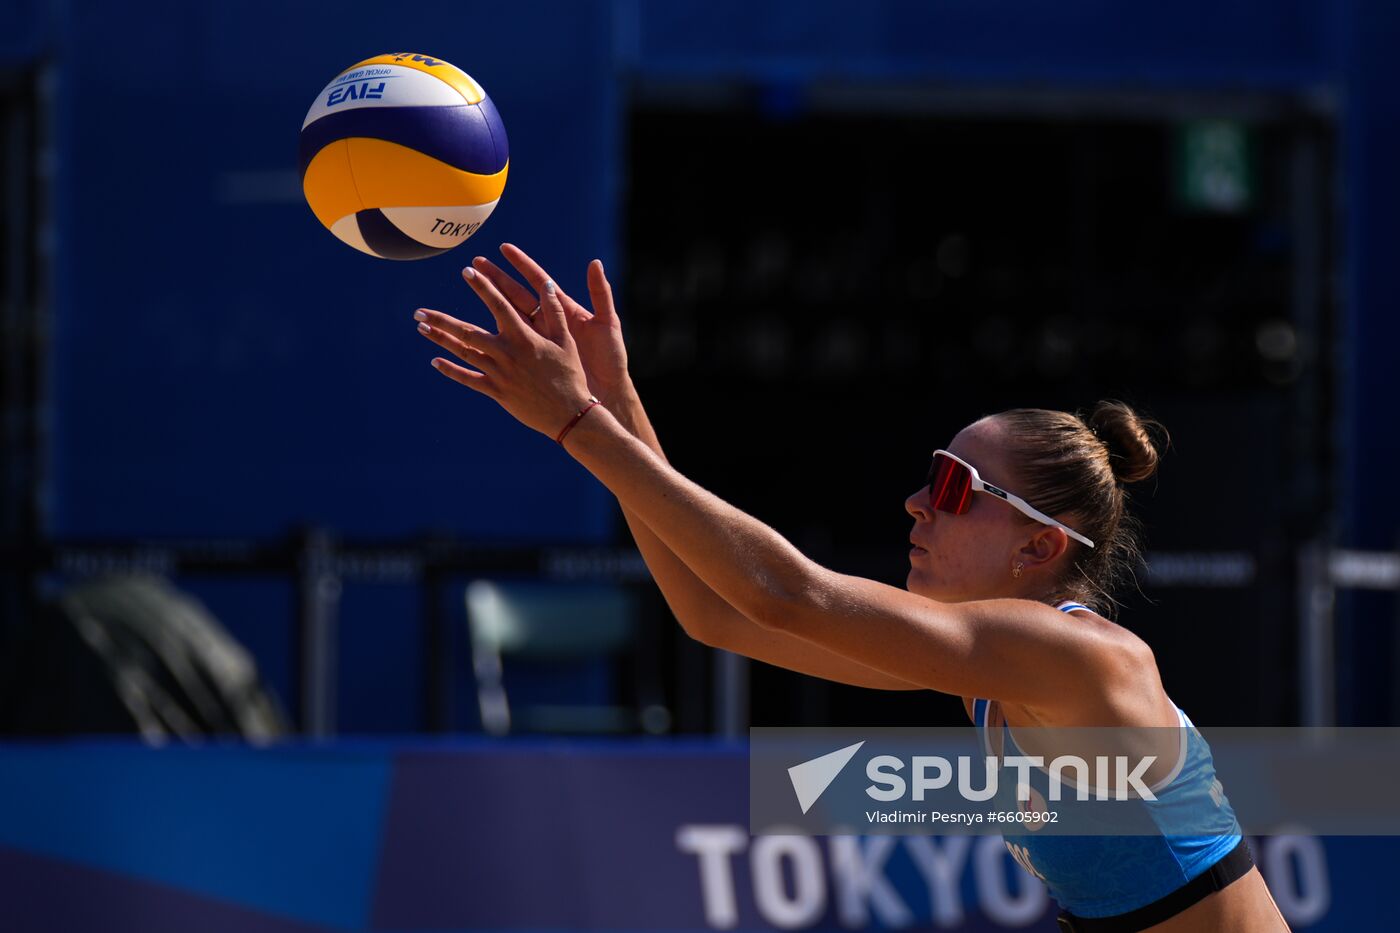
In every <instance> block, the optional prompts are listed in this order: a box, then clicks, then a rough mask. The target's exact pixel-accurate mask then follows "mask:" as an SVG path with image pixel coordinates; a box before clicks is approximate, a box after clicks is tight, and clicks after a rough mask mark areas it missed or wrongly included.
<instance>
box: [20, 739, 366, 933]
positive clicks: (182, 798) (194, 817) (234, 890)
mask: <svg viewBox="0 0 1400 933" xmlns="http://www.w3.org/2000/svg"><path fill="white" fill-rule="evenodd" d="M390 773H391V758H390V756H389V755H388V754H386V753H385V752H384V751H383V750H374V749H365V748H362V749H353V748H351V749H344V750H333V749H313V748H283V749H273V750H262V751H258V750H253V749H249V748H246V747H242V746H224V747H210V748H202V749H189V748H170V749H163V750H151V749H146V748H141V747H139V746H135V745H121V744H116V743H104V744H100V745H94V746H85V745H83V744H79V743H74V744H66V745H50V746H42V745H31V746H4V747H0V800H3V801H5V803H4V814H3V817H4V818H3V819H0V846H4V847H8V848H12V849H18V850H23V851H27V852H33V853H37V854H40V855H45V856H49V857H52V858H57V859H62V860H66V861H70V862H74V863H77V864H79V865H83V866H86V867H89V868H100V869H105V870H107V871H111V872H119V873H121V874H124V875H130V876H132V877H134V878H137V879H141V880H143V881H155V882H160V883H163V884H166V885H171V886H174V887H177V888H181V889H184V890H186V891H189V892H192V893H195V894H199V895H203V896H207V897H214V898H219V899H224V900H228V901H232V902H235V903H237V904H241V905H244V906H246V907H250V908H254V909H258V910H263V911H267V912H270V913H275V914H280V915H283V916H286V917H292V918H296V919H300V920H306V921H312V922H316V923H323V924H328V925H332V926H337V927H348V928H354V927H357V926H359V925H360V924H362V923H363V921H364V918H365V917H366V916H367V911H368V907H369V903H370V897H371V894H372V891H373V887H374V878H375V872H376V870H377V869H378V858H379V850H380V832H381V823H382V820H383V814H384V810H385V806H386V805H387V793H388V789H389V778H390ZM7 899H8V898H7Z"/></svg>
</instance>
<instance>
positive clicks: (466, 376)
mask: <svg viewBox="0 0 1400 933" xmlns="http://www.w3.org/2000/svg"><path fill="white" fill-rule="evenodd" d="M433 369H436V370H437V371H438V372H440V373H442V374H443V375H444V376H446V377H447V378H448V379H451V380H452V381H453V382H460V383H461V384H462V385H464V386H466V387H467V388H469V389H475V390H476V391H478V392H480V393H481V394H482V395H488V396H490V397H491V398H495V397H496V387H495V386H494V385H493V384H492V383H491V378H490V377H489V376H487V375H486V374H485V373H479V372H477V371H476V370H474V369H467V367H465V366H458V365H457V364H456V363H454V362H452V361H451V360H445V359H443V358H442V357H440V356H439V357H434V358H433Z"/></svg>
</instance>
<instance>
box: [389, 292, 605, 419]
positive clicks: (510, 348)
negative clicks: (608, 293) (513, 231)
mask: <svg viewBox="0 0 1400 933" xmlns="http://www.w3.org/2000/svg"><path fill="white" fill-rule="evenodd" d="M462 277H463V278H464V279H466V280H467V284H468V285H470V286H471V287H472V290H473V291H475V292H476V295H477V297H478V298H480V299H481V302H482V304H484V305H486V309H487V310H488V311H490V312H491V316H492V317H493V318H495V320H496V333H494V334H493V333H492V332H491V331H489V330H487V329H485V328H482V327H477V326H476V325H475V324H470V323H467V322H466V321H459V320H457V319H456V318H454V317H452V316H450V315H447V314H443V313H442V312H440V311H433V310H430V309H428V308H420V309H419V310H418V311H417V312H415V313H414V315H413V316H414V318H415V319H416V320H418V321H419V325H418V331H419V333H421V334H422V335H423V336H425V337H427V338H428V339H429V340H431V341H432V342H433V343H435V344H437V345H438V346H440V347H442V348H443V349H444V350H446V351H448V352H449V353H451V354H452V355H453V356H455V357H457V358H458V359H459V360H461V361H462V362H463V363H466V364H468V365H467V366H462V365H459V364H457V363H454V362H452V361H451V360H448V359H444V358H442V357H437V358H435V359H434V360H433V366H434V367H435V368H436V369H437V371H438V372H440V373H442V374H443V375H444V376H447V377H448V378H449V379H452V380H453V381H455V382H460V383H461V384H462V385H464V386H466V387H468V388H470V389H475V390H476V391H478V392H480V393H482V394H483V395H486V396H489V397H490V398H492V399H494V400H495V401H496V402H497V403H499V404H500V406H501V407H502V408H504V409H505V410H506V411H508V412H510V414H511V415H512V416H514V417H515V419H516V420H517V421H519V422H520V423H522V424H524V425H525V426H527V427H530V428H534V429H535V430H536V431H539V432H540V433H541V434H546V435H548V436H549V437H554V436H556V435H557V434H558V433H559V432H560V431H562V430H563V429H564V427H565V426H566V425H567V424H568V423H569V422H570V421H571V420H572V419H573V417H574V415H575V414H577V413H578V412H579V411H580V410H581V409H582V408H583V407H584V406H585V405H586V404H588V397H589V394H590V393H589V389H588V379H587V377H586V376H585V375H584V371H583V362H582V361H581V360H580V359H579V355H578V347H577V345H576V344H575V343H574V338H573V335H571V334H570V333H569V328H568V325H567V324H566V323H565V320H564V306H563V304H562V303H561V302H560V300H559V293H558V289H557V288H556V287H555V285H554V283H553V282H552V281H549V280H548V279H546V280H545V281H543V282H541V283H540V310H539V313H537V314H536V315H534V318H535V321H534V324H535V326H534V327H532V326H531V321H530V318H529V317H528V316H522V315H521V314H520V312H519V311H518V310H517V309H516V308H515V307H514V306H513V305H512V304H511V302H510V301H508V300H507V299H506V297H505V296H504V295H502V294H501V292H500V290H499V289H498V288H496V286H495V285H494V284H493V283H492V282H491V281H490V280H489V279H488V278H487V277H486V276H484V275H481V274H480V273H478V272H477V271H476V270H475V269H474V268H472V267H470V266H468V267H467V268H465V269H463V270H462Z"/></svg>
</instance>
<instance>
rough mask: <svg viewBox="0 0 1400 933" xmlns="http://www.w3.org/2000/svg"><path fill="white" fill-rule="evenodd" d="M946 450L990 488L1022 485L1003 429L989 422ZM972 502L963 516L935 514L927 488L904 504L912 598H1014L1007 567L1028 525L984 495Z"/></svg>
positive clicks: (960, 435) (970, 429) (964, 433)
mask: <svg viewBox="0 0 1400 933" xmlns="http://www.w3.org/2000/svg"><path fill="white" fill-rule="evenodd" d="M947 449H948V451H950V452H951V453H953V454H956V455H957V456H958V457H961V458H962V459H963V460H966V461H967V462H968V463H970V464H972V465H973V466H975V467H976V468H977V471H978V473H979V474H980V475H981V477H982V479H983V480H985V481H986V482H988V483H992V484H994V485H996V486H1001V487H1002V488H1005V489H1010V490H1012V491H1016V490H1019V489H1020V488H1021V487H1022V486H1023V484H1021V483H1018V482H1017V479H1018V477H1016V476H1015V475H1013V474H1012V473H1011V471H1010V468H1009V465H1008V464H1007V462H1006V457H1005V455H1004V452H1003V445H1002V442H1001V429H1000V427H999V426H998V425H997V423H996V422H995V421H993V420H986V419H984V420H982V421H977V422H974V423H973V424H970V425H968V426H967V427H966V428H963V429H962V431H960V432H958V435H957V437H955V438H953V441H952V443H950V444H949V445H948V447H947ZM971 501H972V504H971V506H970V507H969V508H968V510H967V512H965V513H964V514H962V515H953V514H952V513H949V512H939V511H935V510H934V509H933V507H932V506H931V505H930V504H929V496H928V487H927V486H923V487H921V488H920V489H919V491H918V492H916V493H914V494H913V495H911V496H910V497H909V498H908V499H906V500H904V508H905V511H907V512H908V513H909V514H910V515H911V516H912V517H913V519H914V527H913V528H912V529H911V530H910V532H909V540H910V543H911V548H912V549H911V550H910V552H909V577H908V580H907V582H906V587H907V588H908V590H909V591H910V592H911V593H918V594H919V595H921V596H927V597H929V598H930V599H937V600H939V601H941V602H963V601H966V600H971V599H991V598H994V597H999V596H1013V595H1016V593H1015V589H1014V588H1013V585H1012V584H1013V581H1014V579H1015V578H1013V577H1012V576H1011V568H1012V564H1013V563H1014V557H1013V555H1014V554H1015V552H1016V550H1017V548H1018V546H1019V545H1020V543H1021V542H1022V541H1024V540H1025V538H1026V533H1027V531H1028V523H1027V520H1026V519H1025V517H1024V516H1023V515H1022V514H1021V513H1020V512H1018V511H1017V510H1016V509H1014V508H1012V507H1011V506H1009V505H1007V504H1006V503H1005V502H1003V501H1001V500H1000V499H997V498H995V497H994V496H990V495H987V494H986V493H980V492H979V493H973V495H972V500H971ZM1031 524H1033V523H1031Z"/></svg>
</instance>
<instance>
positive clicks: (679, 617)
mask: <svg viewBox="0 0 1400 933" xmlns="http://www.w3.org/2000/svg"><path fill="white" fill-rule="evenodd" d="M609 394H610V395H611V401H609V402H608V410H609V411H611V412H612V413H613V417H615V418H616V419H617V420H618V423H619V424H621V425H622V426H623V428H625V429H626V430H627V432H628V433H629V434H631V435H632V436H633V437H635V438H637V439H638V440H640V441H641V442H642V443H644V444H646V445H647V447H649V448H650V449H651V450H652V452H654V453H655V454H656V455H657V456H658V457H660V458H661V459H662V460H665V459H666V454H665V453H664V452H663V451H662V449H661V442H660V440H658V439H657V436H656V431H655V430H653V428H652V426H651V419H650V418H648V417H647V413H646V409H645V408H644V407H643V406H642V401H641V398H640V397H639V396H638V395H637V392H636V390H635V388H634V387H633V386H632V385H631V384H630V383H629V384H628V385H627V386H626V387H625V388H624V389H622V390H620V391H618V392H615V393H609ZM605 401H607V400H605ZM622 517H623V518H624V519H625V520H626V522H627V527H628V528H629V529H631V531H632V538H633V540H634V541H636V543H637V550H638V551H640V552H641V555H642V559H643V560H644V561H646V565H647V568H648V569H649V570H650V571H651V575H652V579H654V580H655V581H656V585H657V587H658V588H659V589H660V590H661V593H662V595H663V596H664V597H665V598H666V604H667V605H668V606H670V608H671V612H672V614H673V615H675V617H676V621H678V622H679V623H680V624H681V627H682V628H684V629H685V631H686V633H687V634H689V635H690V636H691V637H692V638H694V639H696V640H698V641H702V642H704V643H706V644H711V645H717V646H718V647H724V646H725V644H726V643H727V641H728V639H726V637H725V635H726V630H728V629H729V628H731V627H732V626H736V625H745V626H751V625H753V624H754V623H753V621H752V620H750V619H747V618H745V617H744V616H743V615H741V614H740V613H739V611H738V610H737V609H735V608H734V607H733V606H731V605H730V604H729V603H727V602H725V601H724V600H723V599H722V598H720V596H719V594H718V593H716V592H715V591H714V590H712V589H710V587H709V585H708V584H707V583H705V581H704V580H701V579H700V578H699V577H697V576H696V575H695V573H694V572H693V571H692V570H691V569H690V568H689V567H687V566H686V565H685V563H684V562H683V561H682V560H681V559H680V558H679V557H677V556H676V555H675V553H674V552H673V551H672V550H671V549H670V548H669V547H667V546H666V542H664V541H662V540H661V539H660V538H658V537H657V536H656V532H654V531H652V530H651V529H650V528H648V527H647V524H646V522H644V521H642V519H641V517H640V516H638V515H637V513H636V512H633V511H632V510H631V509H630V508H628V507H627V506H626V505H623V506H622Z"/></svg>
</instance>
